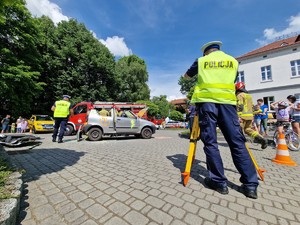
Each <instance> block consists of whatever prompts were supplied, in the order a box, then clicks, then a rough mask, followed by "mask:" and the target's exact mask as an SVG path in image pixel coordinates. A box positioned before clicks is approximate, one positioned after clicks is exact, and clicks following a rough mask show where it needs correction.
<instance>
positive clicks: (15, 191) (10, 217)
mask: <svg viewBox="0 0 300 225" xmlns="http://www.w3.org/2000/svg"><path fill="white" fill-rule="evenodd" d="M0 157H2V158H4V159H6V160H7V161H8V163H9V164H10V165H12V166H13V167H15V166H14V164H13V163H12V162H11V160H10V158H9V156H8V154H7V153H6V151H5V150H4V148H3V146H2V145H0ZM6 185H9V186H10V187H11V189H12V191H11V195H12V196H14V197H11V198H9V199H1V200H0V225H14V224H16V222H17V218H18V215H19V211H20V200H21V193H22V188H23V181H22V175H21V174H20V173H19V172H14V173H12V174H11V175H10V176H9V179H8V182H7V183H6Z"/></svg>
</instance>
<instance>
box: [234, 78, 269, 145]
mask: <svg viewBox="0 0 300 225" xmlns="http://www.w3.org/2000/svg"><path fill="white" fill-rule="evenodd" d="M235 89H236V97H237V112H238V116H239V118H240V124H241V127H242V129H243V132H244V133H245V134H247V135H248V136H250V137H251V138H252V139H253V140H254V141H255V142H257V143H260V144H261V148H262V149H265V148H267V147H268V140H267V139H265V138H264V137H263V136H261V135H260V134H259V133H258V132H257V131H255V130H253V129H252V121H253V101H252V96H251V95H250V94H248V91H247V90H246V87H245V84H244V83H243V82H238V83H236V85H235Z"/></svg>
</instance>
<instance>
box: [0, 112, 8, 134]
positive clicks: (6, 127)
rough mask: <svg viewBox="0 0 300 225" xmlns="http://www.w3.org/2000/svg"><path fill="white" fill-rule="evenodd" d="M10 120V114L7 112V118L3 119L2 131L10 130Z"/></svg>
mask: <svg viewBox="0 0 300 225" xmlns="http://www.w3.org/2000/svg"><path fill="white" fill-rule="evenodd" d="M9 122H10V115H9V114H7V115H6V117H5V118H3V119H2V121H1V124H2V131H1V133H2V134H3V133H8V131H9Z"/></svg>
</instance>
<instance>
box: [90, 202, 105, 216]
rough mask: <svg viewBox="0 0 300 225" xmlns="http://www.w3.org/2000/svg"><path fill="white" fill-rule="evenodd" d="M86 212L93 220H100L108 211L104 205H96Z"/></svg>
mask: <svg viewBox="0 0 300 225" xmlns="http://www.w3.org/2000/svg"><path fill="white" fill-rule="evenodd" d="M86 212H87V213H88V214H89V215H90V216H91V217H93V218H95V219H99V218H101V217H102V216H104V215H105V214H106V213H107V212H108V210H107V209H106V208H104V207H103V206H102V205H99V204H94V205H92V206H90V207H89V208H87V209H86Z"/></svg>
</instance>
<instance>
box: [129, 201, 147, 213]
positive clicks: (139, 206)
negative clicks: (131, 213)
mask: <svg viewBox="0 0 300 225" xmlns="http://www.w3.org/2000/svg"><path fill="white" fill-rule="evenodd" d="M145 205H146V203H145V202H142V201H140V200H136V201H134V202H133V203H131V205H130V206H131V207H132V208H134V209H135V210H138V211H139V210H141V209H142V208H143V207H145Z"/></svg>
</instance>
